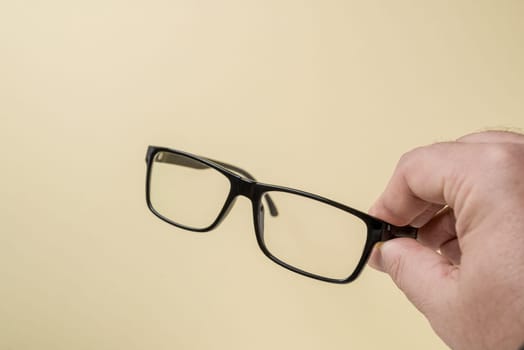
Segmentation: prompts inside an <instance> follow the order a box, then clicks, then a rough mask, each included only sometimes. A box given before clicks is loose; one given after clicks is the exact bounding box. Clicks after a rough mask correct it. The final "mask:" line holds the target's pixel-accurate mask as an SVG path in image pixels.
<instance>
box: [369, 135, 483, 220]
mask: <svg viewBox="0 0 524 350" xmlns="http://www.w3.org/2000/svg"><path fill="white" fill-rule="evenodd" d="M474 146H475V145H472V144H468V143H462V142H444V143H437V144H433V145H429V146H424V147H420V148H416V149H414V150H413V151H410V152H408V153H406V154H405V155H403V156H402V158H401V159H400V161H399V163H398V165H397V167H396V169H395V171H394V173H393V175H392V177H391V179H390V181H389V183H388V185H387V186H386V189H385V190H384V192H383V193H382V195H381V196H380V197H379V198H378V200H377V201H376V202H375V204H374V205H373V207H372V208H371V209H370V214H371V215H374V216H377V217H379V218H381V219H383V220H385V221H388V222H390V223H392V224H394V225H399V226H402V225H408V224H411V223H412V222H413V220H415V219H416V218H417V217H419V216H420V215H422V214H424V213H426V212H428V211H430V210H432V209H434V210H436V211H438V208H440V207H441V206H444V205H448V206H450V207H451V208H455V207H456V205H457V201H460V200H461V196H464V193H465V192H467V189H466V188H464V181H463V179H464V174H466V173H467V170H468V169H467V168H468V164H470V163H471V162H472V159H474V157H472V152H473V150H472V148H474Z"/></svg>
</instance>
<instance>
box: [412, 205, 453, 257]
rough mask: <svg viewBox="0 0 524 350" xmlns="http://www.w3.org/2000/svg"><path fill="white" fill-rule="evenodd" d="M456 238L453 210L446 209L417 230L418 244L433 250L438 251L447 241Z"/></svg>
mask: <svg viewBox="0 0 524 350" xmlns="http://www.w3.org/2000/svg"><path fill="white" fill-rule="evenodd" d="M455 238H457V232H456V231H455V216H454V214H453V210H451V209H450V208H446V209H444V210H442V211H441V212H440V213H438V214H437V215H436V216H434V217H433V218H432V219H431V221H429V222H428V223H427V224H426V225H425V226H422V227H421V228H420V229H419V230H418V240H419V242H420V243H422V244H423V245H425V246H426V247H429V248H431V249H433V250H439V249H441V247H442V246H443V245H444V244H445V243H446V242H448V241H450V240H452V239H455Z"/></svg>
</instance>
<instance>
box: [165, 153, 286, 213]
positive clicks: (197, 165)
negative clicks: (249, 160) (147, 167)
mask: <svg viewBox="0 0 524 350" xmlns="http://www.w3.org/2000/svg"><path fill="white" fill-rule="evenodd" d="M201 158H202V159H205V160H208V161H210V162H213V163H216V164H218V165H220V166H222V167H224V168H226V169H228V170H231V171H233V172H235V173H238V174H240V175H242V176H244V177H245V178H247V179H249V180H252V181H256V179H255V177H254V176H253V175H251V174H250V173H248V172H247V171H246V170H244V169H242V168H239V167H237V166H234V165H231V164H228V163H224V162H220V161H218V160H214V159H210V158H206V157H201ZM156 160H157V161H160V162H162V163H170V164H176V165H181V166H185V167H188V168H193V169H208V168H209V167H208V166H207V165H205V164H204V163H201V162H197V161H193V160H192V159H191V158H188V157H182V156H179V155H177V154H173V153H167V152H164V153H161V156H160V157H159V158H157V159H156ZM264 198H265V199H266V202H267V206H268V208H269V213H270V214H271V216H277V215H278V210H277V207H276V206H275V202H273V200H272V199H271V197H270V196H269V195H268V194H266V195H265V196H264Z"/></svg>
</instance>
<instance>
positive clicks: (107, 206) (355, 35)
mask: <svg viewBox="0 0 524 350" xmlns="http://www.w3.org/2000/svg"><path fill="white" fill-rule="evenodd" d="M523 4H524V3H523V2H521V1H458V2H456V1H425V2H424V1H385V0H384V1H361V2H351V1H295V0H291V1H288V0H284V1H282V0H278V1H277V0H271V1H230V0H227V1H189V0H188V1H178V0H175V1H144V0H141V1H139V0H136V1H118V0H105V1H100V0H95V1H56V0H51V1H36V0H31V1H9V2H8V1H3V2H2V3H1V4H0V159H1V161H2V167H1V172H0V180H1V185H0V191H1V192H0V200H1V210H0V229H1V232H0V349H12V350H21V349H24V350H25V349H39V350H42V349H54V350H57V349H157V350H160V349H379V348H384V347H387V348H392V349H444V348H445V346H444V344H443V343H442V342H441V341H440V340H439V339H438V338H437V337H436V336H435V335H434V334H433V332H432V330H431V328H430V326H429V325H428V323H427V321H426V320H425V319H424V318H423V317H422V316H421V315H419V314H418V312H417V311H416V310H415V309H414V307H412V306H411V305H410V304H409V303H408V302H407V301H406V300H405V298H404V296H403V295H402V293H401V292H399V291H398V290H397V289H396V288H395V287H394V285H393V284H392V282H391V281H390V279H389V278H388V277H387V276H383V275H381V274H379V273H377V272H375V271H373V270H372V269H370V268H367V269H366V270H365V271H364V273H363V274H362V276H361V277H360V279H358V280H357V281H356V282H355V283H353V284H350V285H343V286H340V285H331V284H327V283H321V282H317V281H314V280H310V279H307V278H304V277H301V276H299V275H295V274H293V273H291V272H288V271H286V270H284V269H282V268H280V267H279V266H277V265H275V264H273V263H272V262H271V261H269V260H268V259H267V258H265V257H264V256H263V254H262V253H261V252H260V251H259V249H258V247H257V245H256V242H255V236H254V233H253V228H252V222H251V220H252V219H251V216H250V215H251V209H250V205H249V203H248V201H247V200H240V201H237V204H236V207H235V208H234V210H233V211H232V213H231V214H230V216H229V217H228V220H227V221H225V222H224V223H223V224H222V225H221V226H220V227H219V228H218V229H217V230H215V231H213V232H211V233H209V234H200V235H199V234H194V233H190V232H186V231H182V230H179V229H176V228H174V227H171V226H169V225H167V224H165V223H163V222H161V221H160V220H158V219H157V218H155V217H154V216H153V215H152V214H151V213H150V212H149V211H148V210H147V208H146V205H145V199H144V176H145V163H144V156H145V151H146V147H147V145H148V144H155V145H162V146H168V147H174V148H179V149H183V150H187V151H189V152H192V153H197V154H203V155H207V156H209V157H212V158H216V159H220V160H224V161H227V162H230V163H233V164H237V165H240V166H242V167H244V168H246V169H248V170H249V171H250V172H252V173H254V174H255V175H256V176H257V177H258V178H259V179H261V180H263V181H264V182H269V183H274V184H280V185H286V186H291V187H296V188H300V189H304V190H307V191H310V192H314V193H319V194H321V195H324V196H327V197H330V198H332V199H335V200H338V201H341V202H343V203H346V204H348V205H351V206H353V207H356V208H360V209H362V210H366V209H367V208H368V207H369V206H370V205H371V204H372V203H373V200H374V198H376V197H377V196H378V195H379V193H380V192H381V190H382V189H383V187H384V185H385V183H386V182H387V180H388V177H389V175H390V174H391V172H392V170H393V168H394V166H395V163H396V161H397V159H398V158H399V157H400V156H401V154H402V153H403V152H405V151H407V150H409V149H410V148H412V147H415V146H418V145H422V144H427V143H431V142H434V141H443V140H451V139H454V138H456V137H458V136H460V135H462V134H464V133H468V132H472V131H478V130H482V129H485V128H489V127H512V128H522V127H523V126H524V116H523V111H524V105H523V104H524V69H523V64H522V62H524V43H523V39H522V37H523V34H524V21H522V18H524V5H523Z"/></svg>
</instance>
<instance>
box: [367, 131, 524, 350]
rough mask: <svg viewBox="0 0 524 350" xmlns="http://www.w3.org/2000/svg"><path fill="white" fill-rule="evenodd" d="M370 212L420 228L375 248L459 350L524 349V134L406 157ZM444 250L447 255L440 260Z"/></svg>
mask: <svg viewBox="0 0 524 350" xmlns="http://www.w3.org/2000/svg"><path fill="white" fill-rule="evenodd" d="M370 214H371V215H374V216H376V217H378V218H380V219H383V220H385V221H388V222H391V223H392V224H395V225H399V226H402V225H412V226H415V227H419V238H418V240H413V239H408V238H398V239H393V240H390V241H387V242H385V243H383V244H382V245H381V246H380V247H378V248H375V249H374V251H373V254H372V257H371V259H370V265H371V266H373V267H374V268H376V269H378V270H381V271H384V272H386V273H388V274H389V275H390V276H391V277H392V279H393V281H394V282H395V284H396V285H397V286H398V287H399V288H400V289H401V290H402V291H403V292H404V293H405V294H406V296H407V298H408V299H409V300H410V301H411V302H412V303H413V304H414V305H415V307H416V308H417V309H418V310H419V311H421V312H422V313H423V314H424V315H425V316H426V318H427V319H428V320H429V322H430V324H431V326H432V327H433V329H434V330H435V332H436V333H437V335H439V336H440V337H441V338H442V340H444V342H445V343H446V344H448V345H449V346H450V347H451V348H453V349H475V350H478V349H501V350H503V349H509V350H517V349H518V347H519V346H520V345H523V343H524V135H520V134H516V133H510V132H495V131H492V132H483V133H477V134H471V135H467V136H464V137H462V138H460V139H459V140H457V141H456V142H446V143H438V144H434V145H430V146H426V147H420V148H417V149H415V150H413V151H411V152H408V153H406V154H405V155H404V156H403V157H402V158H401V159H400V161H399V163H398V165H397V168H396V169H395V171H394V174H393V176H392V178H391V180H390V182H389V184H388V185H387V187H386V189H385V190H384V192H383V193H382V195H381V196H380V197H379V199H378V200H377V201H376V202H375V204H374V205H373V207H372V208H371V209H370ZM439 252H440V254H439Z"/></svg>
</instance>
